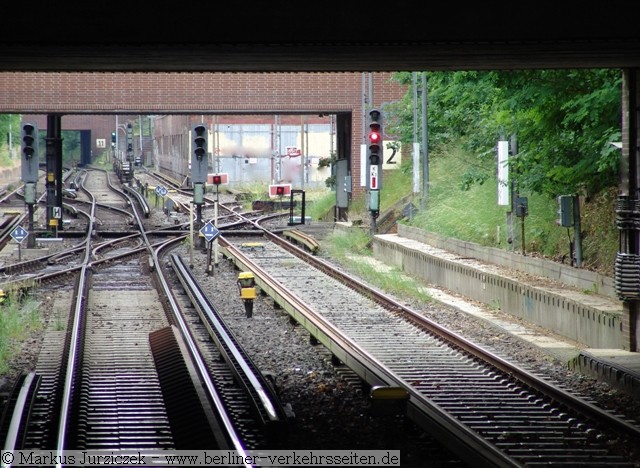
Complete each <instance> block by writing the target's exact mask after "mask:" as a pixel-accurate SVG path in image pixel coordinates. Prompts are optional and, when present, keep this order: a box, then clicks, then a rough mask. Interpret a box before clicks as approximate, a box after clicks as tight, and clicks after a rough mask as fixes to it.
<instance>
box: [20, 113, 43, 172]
mask: <svg viewBox="0 0 640 468" xmlns="http://www.w3.org/2000/svg"><path fill="white" fill-rule="evenodd" d="M38 166H39V162H38V127H37V126H36V124H32V123H25V124H24V125H23V126H22V181H23V182H29V183H31V182H38V169H39V167H38Z"/></svg>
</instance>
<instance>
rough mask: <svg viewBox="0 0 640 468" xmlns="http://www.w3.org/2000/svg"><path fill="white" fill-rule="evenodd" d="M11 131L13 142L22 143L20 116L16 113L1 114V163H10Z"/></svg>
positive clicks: (14, 144) (13, 143) (15, 143)
mask: <svg viewBox="0 0 640 468" xmlns="http://www.w3.org/2000/svg"><path fill="white" fill-rule="evenodd" d="M9 133H11V144H12V146H14V147H15V146H16V145H19V144H20V116H19V115H15V114H0V164H1V165H7V164H8V163H9V157H10V151H9V150H10V148H9Z"/></svg>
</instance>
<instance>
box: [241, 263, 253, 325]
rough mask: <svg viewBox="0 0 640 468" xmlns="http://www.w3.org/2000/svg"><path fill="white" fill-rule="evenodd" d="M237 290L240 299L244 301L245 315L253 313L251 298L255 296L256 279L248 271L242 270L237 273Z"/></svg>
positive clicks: (249, 315)
mask: <svg viewBox="0 0 640 468" xmlns="http://www.w3.org/2000/svg"><path fill="white" fill-rule="evenodd" d="M238 290H239V291H240V299H242V302H244V310H245V312H246V314H247V317H251V316H252V315H253V300H254V299H255V298H256V279H255V277H254V276H253V273H251V272H250V271H243V272H241V273H240V274H239V275H238Z"/></svg>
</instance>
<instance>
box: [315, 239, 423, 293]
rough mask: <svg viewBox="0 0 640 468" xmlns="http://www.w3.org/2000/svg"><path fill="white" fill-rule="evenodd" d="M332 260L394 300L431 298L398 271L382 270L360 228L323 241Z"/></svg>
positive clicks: (419, 286)
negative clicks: (387, 293)
mask: <svg viewBox="0 0 640 468" xmlns="http://www.w3.org/2000/svg"><path fill="white" fill-rule="evenodd" d="M323 248H324V249H326V250H327V252H328V253H329V255H330V256H331V258H332V260H334V261H337V262H338V263H339V264H341V265H342V266H343V267H344V268H345V269H346V270H347V271H349V272H350V273H352V274H354V275H356V276H358V277H360V278H362V279H364V280H365V281H367V282H368V283H369V284H372V285H373V286H375V287H377V288H379V289H383V290H384V291H387V292H389V293H390V294H392V295H394V296H396V297H402V298H405V299H407V298H411V299H412V300H413V301H415V302H418V303H427V302H429V301H431V297H430V296H429V295H428V294H427V293H426V292H425V291H424V285H423V284H422V283H420V282H419V281H417V280H415V279H413V278H411V277H409V276H408V275H406V274H404V273H403V272H401V271H399V270H398V269H397V268H393V267H386V268H384V269H381V268H380V266H379V265H376V264H375V263H374V262H372V261H369V260H373V252H372V250H371V235H370V234H368V233H366V232H364V231H363V230H361V229H352V230H350V231H348V232H346V233H344V232H341V233H333V234H330V235H328V236H327V238H326V239H325V240H324V242H323Z"/></svg>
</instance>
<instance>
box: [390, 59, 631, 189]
mask: <svg viewBox="0 0 640 468" xmlns="http://www.w3.org/2000/svg"><path fill="white" fill-rule="evenodd" d="M427 77H428V78H427V81H428V90H427V93H428V106H429V107H428V119H429V122H428V123H429V152H430V153H431V152H432V151H434V150H435V151H440V152H446V147H447V146H448V145H451V144H452V143H453V142H461V143H462V148H463V149H464V150H465V152H466V153H467V158H468V163H469V164H470V165H471V167H473V168H474V169H473V170H471V171H468V172H465V173H462V174H461V181H460V184H461V186H462V187H466V188H467V189H468V188H470V186H471V185H473V184H474V183H483V182H485V181H486V180H487V179H488V178H489V177H495V155H496V151H495V147H496V142H497V140H499V139H507V138H509V137H510V136H511V135H516V137H517V142H518V154H517V158H512V163H511V164H512V170H511V174H512V177H513V176H515V180H516V182H517V185H518V190H519V191H521V192H524V191H531V192H535V193H540V194H546V195H548V196H549V197H555V196H557V195H559V194H564V193H583V194H586V195H592V194H595V193H598V192H600V191H601V190H604V189H606V188H608V187H610V186H612V185H615V184H616V182H617V170H618V160H619V150H617V149H616V148H615V147H613V146H612V145H611V142H613V141H618V140H619V139H620V135H621V130H620V124H621V106H620V102H621V79H622V78H621V73H620V71H619V70H609V69H601V70H600V69H598V70H589V69H587V70H526V71H464V72H428V73H427ZM394 79H396V80H397V81H399V82H401V83H403V84H406V85H408V86H409V88H410V89H409V92H407V95H406V96H405V98H404V99H403V100H402V101H401V102H399V103H396V104H395V105H394V106H393V107H390V108H389V109H388V111H391V112H392V113H394V114H397V115H395V116H394V118H393V119H390V122H391V124H392V128H391V130H392V131H394V132H395V133H396V135H398V137H399V138H400V139H401V140H402V141H403V142H404V143H409V142H411V141H412V139H413V105H412V97H411V96H412V95H413V92H412V90H411V86H412V80H411V74H410V73H397V74H396V75H395V77H394ZM488 162H489V163H490V164H488Z"/></svg>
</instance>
